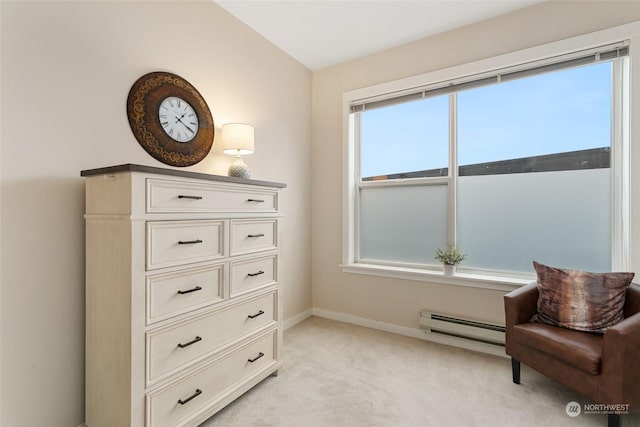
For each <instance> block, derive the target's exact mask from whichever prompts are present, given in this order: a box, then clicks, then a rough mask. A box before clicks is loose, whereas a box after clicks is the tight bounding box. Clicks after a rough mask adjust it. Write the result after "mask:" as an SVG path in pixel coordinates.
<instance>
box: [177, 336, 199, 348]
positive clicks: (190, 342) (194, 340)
mask: <svg viewBox="0 0 640 427" xmlns="http://www.w3.org/2000/svg"><path fill="white" fill-rule="evenodd" d="M198 341H202V338H200V337H195V338H194V339H192V340H191V341H189V342H188V343H186V344H178V347H180V348H185V347H189V346H190V345H191V344H195V343H197V342H198Z"/></svg>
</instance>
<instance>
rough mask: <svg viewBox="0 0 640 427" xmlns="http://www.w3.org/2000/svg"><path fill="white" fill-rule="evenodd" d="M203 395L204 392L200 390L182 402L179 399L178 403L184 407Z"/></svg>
mask: <svg viewBox="0 0 640 427" xmlns="http://www.w3.org/2000/svg"><path fill="white" fill-rule="evenodd" d="M201 394H202V390H200V389H199V388H197V389H196V392H195V393H193V394H192V395H191V396H189V397H187V398H186V399H184V400H182V399H179V400H178V403H179V404H181V405H184V404H186V403H189V402H190V401H191V400H192V399H195V398H196V397H198V396H200V395H201Z"/></svg>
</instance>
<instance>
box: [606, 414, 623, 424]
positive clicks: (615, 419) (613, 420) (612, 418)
mask: <svg viewBox="0 0 640 427" xmlns="http://www.w3.org/2000/svg"><path fill="white" fill-rule="evenodd" d="M621 421H622V420H621V419H620V415H618V414H609V423H608V426H609V427H620V426H621V425H622V423H621Z"/></svg>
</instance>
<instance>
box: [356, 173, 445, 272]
mask: <svg viewBox="0 0 640 427" xmlns="http://www.w3.org/2000/svg"><path fill="white" fill-rule="evenodd" d="M446 244H447V186H446V185H421V186H405V187H375V188H362V189H360V258H361V259H367V260H379V261H391V262H404V263H416V264H435V261H434V260H433V256H434V253H435V250H436V249H437V248H441V247H444V246H446Z"/></svg>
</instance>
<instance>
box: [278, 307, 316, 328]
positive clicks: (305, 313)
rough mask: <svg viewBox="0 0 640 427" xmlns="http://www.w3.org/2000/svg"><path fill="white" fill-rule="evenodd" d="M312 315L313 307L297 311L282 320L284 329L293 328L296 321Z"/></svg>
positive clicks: (298, 321) (301, 320)
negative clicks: (300, 311)
mask: <svg viewBox="0 0 640 427" xmlns="http://www.w3.org/2000/svg"><path fill="white" fill-rule="evenodd" d="M311 316H313V309H312V308H310V309H308V310H305V311H303V312H302V313H298V314H296V315H295V316H293V317H290V318H288V319H287V320H285V321H284V325H283V326H284V330H285V331H286V330H287V329H289V328H293V327H294V326H296V325H297V324H298V323H300V322H303V321H305V320H307V319H308V318H309V317H311Z"/></svg>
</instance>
